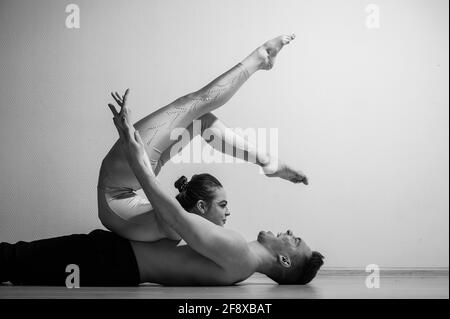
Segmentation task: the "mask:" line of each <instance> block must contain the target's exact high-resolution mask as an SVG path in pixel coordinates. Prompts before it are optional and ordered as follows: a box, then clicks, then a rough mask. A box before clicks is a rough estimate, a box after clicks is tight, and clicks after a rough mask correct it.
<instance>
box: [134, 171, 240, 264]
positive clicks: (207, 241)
mask: <svg viewBox="0 0 450 319" xmlns="http://www.w3.org/2000/svg"><path fill="white" fill-rule="evenodd" d="M133 171H134V172H135V174H136V177H137V179H138V181H139V183H140V184H141V186H142V189H143V190H144V192H145V194H146V195H147V198H148V199H149V201H150V202H151V203H152V205H153V206H154V207H155V213H156V214H158V216H159V217H160V218H161V219H162V220H163V221H164V222H165V223H167V224H168V225H169V226H170V227H172V228H173V229H174V230H175V231H176V232H177V233H178V234H179V235H180V236H181V237H182V238H183V239H184V240H185V241H186V243H188V244H189V246H190V247H191V248H193V249H194V250H195V251H197V252H198V253H200V254H202V255H203V256H205V257H207V258H210V259H211V260H213V261H214V262H216V263H217V264H219V265H224V264H227V263H229V262H230V261H231V260H236V259H237V258H239V257H240V256H241V254H244V253H246V249H247V243H246V241H245V240H244V238H243V237H242V236H240V235H239V234H238V233H236V232H234V231H231V230H227V229H225V228H223V227H220V226H217V225H215V224H213V223H211V222H210V221H208V220H207V219H205V218H203V217H200V216H198V215H196V214H192V213H188V212H187V211H185V210H184V208H183V207H182V206H181V205H180V203H179V202H178V201H177V200H176V199H174V198H172V197H171V196H170V195H168V193H167V192H165V191H164V190H163V188H162V187H161V185H160V183H159V181H158V180H157V179H156V177H155V175H154V174H153V173H151V172H149V170H148V169H147V168H145V167H142V166H141V167H139V168H136V170H133Z"/></svg>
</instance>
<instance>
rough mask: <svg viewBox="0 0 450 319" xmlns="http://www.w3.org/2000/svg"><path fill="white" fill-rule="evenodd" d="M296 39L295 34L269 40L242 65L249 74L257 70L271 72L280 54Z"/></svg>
mask: <svg viewBox="0 0 450 319" xmlns="http://www.w3.org/2000/svg"><path fill="white" fill-rule="evenodd" d="M294 39H295V34H291V35H280V36H279V37H276V38H274V39H272V40H269V41H267V42H266V43H264V44H263V45H261V46H260V47H258V48H257V49H256V50H255V51H253V52H252V53H251V54H250V55H249V56H248V57H247V58H245V59H244V61H242V64H243V65H244V66H245V67H246V68H247V70H249V72H252V71H253V72H254V71H256V70H270V69H271V68H272V67H273V65H274V64H275V59H276V57H277V54H278V52H280V50H281V49H282V48H283V47H284V46H285V45H286V44H289V43H290V42H291V41H292V40H294Z"/></svg>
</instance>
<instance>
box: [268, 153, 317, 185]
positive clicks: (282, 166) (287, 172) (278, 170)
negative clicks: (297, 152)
mask: <svg viewBox="0 0 450 319" xmlns="http://www.w3.org/2000/svg"><path fill="white" fill-rule="evenodd" d="M262 169H263V172H264V174H265V175H266V176H268V177H279V178H282V179H285V180H288V181H290V182H292V183H294V184H298V183H303V184H305V185H308V177H306V175H305V174H303V172H302V171H299V170H295V169H293V168H291V167H290V166H289V165H288V164H286V163H283V162H281V161H280V160H279V159H275V158H271V160H270V162H269V163H267V164H266V165H264V166H262Z"/></svg>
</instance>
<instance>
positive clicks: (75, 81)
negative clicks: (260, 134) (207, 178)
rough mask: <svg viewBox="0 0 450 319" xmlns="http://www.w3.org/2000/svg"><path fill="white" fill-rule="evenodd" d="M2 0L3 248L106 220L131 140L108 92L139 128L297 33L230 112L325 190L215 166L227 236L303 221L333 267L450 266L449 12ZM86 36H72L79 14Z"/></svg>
mask: <svg viewBox="0 0 450 319" xmlns="http://www.w3.org/2000/svg"><path fill="white" fill-rule="evenodd" d="M372 2H373V3H375V4H377V5H378V6H379V8H380V28H379V29H369V28H367V26H366V24H365V22H366V17H367V15H368V13H367V12H366V11H365V8H366V6H367V5H368V4H369V3H371V2H369V1H361V0H358V1H356V0H345V1H344V0H341V1H335V0H323V1H311V0H309V1H299V0H292V1H289V0H283V1H268V0H265V1H261V0H252V1H249V0H241V1H206V0H195V1H194V0H191V1H182V0H178V1H173V0H170V1H167V0H164V1H163V0H159V1H136V0H133V1H106V0H103V1H100V0H97V1H81V0H73V1H71V2H69V1H56V0H53V1H42V0H40V1H31V0H29V1H20V0H19V1H17V0H14V1H12V0H8V1H5V0H1V1H0V30H1V31H0V107H1V116H0V146H1V152H0V154H1V155H0V240H1V241H17V240H32V239H37V238H43V237H49V236H56V235H63V234H69V233H81V232H88V231H90V230H92V229H94V228H99V227H101V224H100V222H99V221H98V219H97V211H96V183H97V173H98V168H99V166H100V162H101V160H102V158H103V156H104V155H105V154H106V153H107V151H108V150H109V148H110V147H111V145H112V144H113V142H114V141H115V139H116V131H115V129H114V127H113V124H112V121H111V115H110V113H109V112H110V111H109V109H108V108H107V103H108V102H110V101H111V98H110V96H109V92H110V91H112V90H123V89H125V88H127V87H130V88H131V90H132V91H131V93H130V100H129V101H130V106H131V107H132V109H133V111H134V116H135V118H136V119H137V118H140V117H142V116H144V115H146V114H148V113H150V112H152V111H153V110H155V109H156V108H157V107H160V106H163V105H166V104H167V103H169V102H171V101H173V100H174V99H176V98H177V97H179V96H182V95H184V94H186V93H188V92H191V91H194V90H196V89H198V88H200V87H201V86H203V85H204V84H206V83H207V82H209V81H210V80H212V79H213V78H214V77H215V76H217V75H219V74H220V73H222V72H223V71H225V70H226V69H228V68H229V67H232V66H233V65H234V64H236V63H237V62H239V61H240V60H241V59H242V58H244V57H245V56H247V55H248V54H249V53H250V51H251V50H253V49H254V48H255V47H256V46H257V45H260V44H262V43H263V42H264V41H265V40H267V39H269V38H272V37H274V36H277V35H279V34H282V33H291V32H295V33H296V34H297V39H296V40H295V41H294V42H293V43H292V44H291V45H289V47H288V48H286V49H284V50H283V51H282V52H281V54H280V56H279V57H278V60H277V64H276V65H275V67H274V69H273V70H272V71H270V72H260V73H257V74H255V76H254V77H252V78H251V79H250V80H249V81H248V82H247V83H246V84H245V85H244V86H243V88H242V89H241V90H240V91H239V92H238V93H237V94H236V96H235V97H233V99H232V100H231V101H230V102H229V103H228V104H226V105H225V106H224V107H223V108H221V109H220V110H218V111H216V112H215V114H216V115H217V116H219V117H220V118H221V119H222V120H223V121H225V122H226V123H227V124H228V125H229V126H231V127H242V128H246V127H254V128H256V127H260V128H270V127H273V128H278V132H279V138H280V140H279V154H280V156H281V158H283V159H285V160H286V161H288V162H290V163H294V164H295V166H296V167H298V168H300V169H302V170H304V172H306V173H307V175H308V176H309V178H310V181H311V184H310V186H307V187H305V186H299V185H292V184H290V183H288V182H285V181H282V180H274V179H269V178H266V177H265V176H263V175H260V174H259V171H258V169H257V167H256V166H254V165H251V164H173V163H171V164H168V165H167V166H166V167H165V168H164V169H163V171H162V173H161V175H160V178H161V181H162V182H163V184H164V185H165V186H166V187H167V188H168V189H169V190H170V191H171V192H173V194H174V195H175V189H174V188H173V186H172V185H173V182H174V180H175V179H176V178H177V177H178V176H180V175H181V174H184V175H186V176H188V177H190V176H191V175H192V174H194V173H200V172H209V173H211V174H213V175H215V176H217V177H218V178H219V180H221V181H222V183H223V184H224V186H225V187H226V190H227V192H228V197H229V202H230V209H231V213H232V216H231V218H230V219H229V222H228V223H227V226H226V227H229V228H232V229H235V230H237V231H239V232H241V233H242V234H244V235H245V236H246V238H248V240H253V239H255V238H256V235H257V233H258V231H259V230H260V229H265V230H268V229H270V230H274V231H281V230H283V231H284V230H286V229H287V228H288V227H289V228H291V229H293V230H294V231H295V233H296V234H298V235H300V236H302V237H303V238H304V239H305V240H306V241H307V242H308V243H309V244H310V246H311V247H312V248H314V249H317V250H319V251H320V252H322V253H323V254H324V255H326V257H327V259H326V262H327V264H326V266H329V267H334V266H346V267H364V266H365V265H367V264H369V263H376V264H378V265H380V266H382V267H383V266H384V267H387V266H390V267H402V266H408V267H442V266H443V267H448V260H449V256H448V251H449V245H448V244H449V237H448V235H449V230H448V225H449V224H448V209H449V200H448V191H449V187H448V185H449V183H448V176H449V171H448V164H449V156H448V155H449V152H448V150H449V149H448V139H449V138H448V128H449V123H448V111H449V110H448V102H449V97H448V85H449V83H448V53H449V51H448V1H446V0H442V1H438V0H432V1H429V0H415V1H413V0H408V1H407V0H404V1H403V0H395V1H375V0H374V1H372ZM69 3H75V4H77V5H79V7H80V10H81V11H80V14H81V20H80V23H81V25H80V26H81V27H80V28H79V29H67V28H66V27H65V19H66V16H67V13H65V7H66V5H67V4H69Z"/></svg>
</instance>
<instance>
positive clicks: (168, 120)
mask: <svg viewBox="0 0 450 319" xmlns="http://www.w3.org/2000/svg"><path fill="white" fill-rule="evenodd" d="M294 38H295V36H294V35H291V36H280V37H277V38H274V39H272V40H270V41H267V42H266V43H264V44H263V45H262V46H260V47H258V48H257V49H255V50H254V51H253V52H252V53H251V54H250V55H249V56H247V57H246V58H245V59H244V60H242V61H241V62H240V63H238V64H237V65H236V66H234V67H233V68H231V69H230V70H228V71H227V72H225V73H223V74H222V75H220V76H219V77H217V78H216V79H215V80H213V81H212V82H210V83H209V84H207V85H206V86H204V87H203V88H201V89H200V90H198V91H196V92H193V93H190V94H187V95H185V96H183V97H180V98H178V99H177V100H175V101H174V102H172V103H170V104H168V105H166V106H164V107H162V108H160V109H159V110H157V111H155V112H153V113H152V114H150V115H148V116H146V117H145V118H143V119H141V120H140V121H138V122H137V123H135V125H134V126H135V128H136V129H137V130H138V131H139V133H140V135H141V137H142V139H143V141H144V143H145V145H146V150H147V154H148V156H149V158H150V161H151V164H152V166H153V169H154V171H155V174H158V172H159V170H160V168H161V162H160V157H161V154H162V153H163V152H164V151H166V150H167V149H168V148H170V146H171V145H173V143H174V141H172V140H171V139H170V135H171V132H172V130H173V129H175V128H186V127H188V126H189V125H190V124H191V123H192V121H193V120H195V119H197V118H200V117H201V116H203V115H205V114H207V113H209V112H211V111H213V110H215V109H217V108H219V107H220V106H222V105H224V104H225V103H226V102H227V101H228V100H229V99H230V98H231V97H232V96H233V95H234V94H235V93H236V92H237V91H238V89H239V88H240V87H241V86H242V85H243V84H244V83H245V81H247V79H248V78H249V77H250V76H251V75H252V74H253V73H255V72H256V71H258V70H269V69H271V68H272V67H273V65H274V62H275V58H276V56H277V54H278V53H279V51H280V50H281V49H282V48H283V46H284V45H286V44H288V43H289V42H290V41H292V40H293V39H294ZM98 188H99V194H100V196H103V197H106V202H108V203H109V207H108V208H110V207H112V206H113V205H114V202H116V203H118V201H117V200H120V201H121V202H120V205H119V208H121V209H120V210H121V211H122V212H123V213H122V214H121V213H120V212H117V211H115V212H116V216H112V217H111V216H110V215H111V209H103V208H104V205H100V203H101V202H105V199H104V198H101V200H100V199H99V216H100V219H101V220H102V222H103V224H104V225H105V226H106V227H107V228H108V229H110V230H112V231H116V232H118V233H119V234H121V235H122V236H124V237H126V238H129V239H134V240H147V239H142V236H139V238H133V237H134V236H133V234H134V231H133V228H134V225H133V221H134V222H135V224H139V225H140V227H141V226H142V222H144V220H146V219H147V218H142V217H145V216H143V215H144V214H145V215H148V214H150V215H155V214H153V213H152V212H151V210H152V207H151V205H150V203H148V204H145V205H143V204H142V200H141V199H139V197H136V196H137V195H136V193H134V191H135V190H137V189H140V188H141V187H140V185H139V182H138V181H137V179H136V178H135V176H134V174H133V172H132V171H131V169H130V168H129V166H128V163H127V161H126V159H125V157H124V155H123V153H122V151H121V149H120V147H119V144H118V143H116V144H115V145H114V146H113V148H112V149H111V151H110V152H109V153H108V155H107V156H106V157H105V159H104V160H103V162H102V167H101V170H100V177H99V183H98ZM136 198H137V199H139V200H138V201H135V200H134V199H136ZM131 199H133V200H131ZM124 200H125V201H126V202H125V201H124ZM122 204H123V205H122ZM144 210H146V211H147V212H146V213H143V211H144ZM105 211H109V212H108V213H103V212H105ZM113 211H114V209H113ZM137 219H139V220H141V221H140V222H137ZM148 219H149V221H150V223H147V222H145V224H153V225H152V226H151V227H150V228H149V229H148V230H146V231H145V232H144V233H146V234H149V236H148V240H149V241H150V240H156V239H159V238H161V237H160V235H161V234H162V233H164V231H161V229H160V227H156V228H155V225H157V224H158V223H155V222H154V221H155V217H154V216H152V217H151V218H148ZM130 222H131V224H130ZM121 228H122V229H123V228H126V229H127V231H123V232H122V233H121V231H120V230H119V229H121ZM141 229H142V227H141ZM118 230H119V231H118ZM152 232H153V233H152ZM153 235H156V237H155V236H153ZM144 237H145V236H144ZM163 237H164V236H163Z"/></svg>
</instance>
